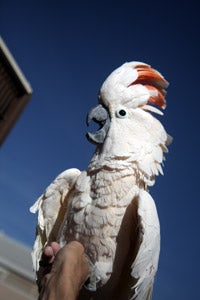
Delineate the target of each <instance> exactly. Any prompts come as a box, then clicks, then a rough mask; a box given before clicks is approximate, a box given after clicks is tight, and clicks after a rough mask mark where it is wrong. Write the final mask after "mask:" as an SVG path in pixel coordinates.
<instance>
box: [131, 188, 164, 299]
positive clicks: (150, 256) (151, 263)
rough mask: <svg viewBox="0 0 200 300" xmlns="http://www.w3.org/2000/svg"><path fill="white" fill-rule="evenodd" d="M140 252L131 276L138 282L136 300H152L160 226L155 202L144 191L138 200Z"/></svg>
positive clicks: (133, 265)
mask: <svg viewBox="0 0 200 300" xmlns="http://www.w3.org/2000/svg"><path fill="white" fill-rule="evenodd" d="M138 218H139V231H140V233H139V239H140V240H139V242H140V246H139V250H138V253H137V255H136V258H135V260H134V262H133V264H132V272H131V275H132V276H133V277H134V278H135V279H136V280H137V283H136V284H135V285H134V286H133V289H134V290H135V293H134V297H133V298H132V299H135V300H150V299H151V294H152V289H153V282H154V277H155V275H156V271H157V268H158V259H159V253H160V224H159V219H158V215H157V210H156V206H155V203H154V200H153V199H152V197H151V196H150V194H149V193H148V192H146V191H144V190H142V191H140V193H139V199H138Z"/></svg>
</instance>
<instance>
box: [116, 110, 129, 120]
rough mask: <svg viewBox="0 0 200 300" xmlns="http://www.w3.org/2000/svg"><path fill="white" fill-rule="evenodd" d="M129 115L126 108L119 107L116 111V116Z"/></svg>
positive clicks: (123, 116)
mask: <svg viewBox="0 0 200 300" xmlns="http://www.w3.org/2000/svg"><path fill="white" fill-rule="evenodd" d="M126 116H127V112H126V111H125V109H123V108H122V109H119V110H117V111H116V117H117V118H125V117H126Z"/></svg>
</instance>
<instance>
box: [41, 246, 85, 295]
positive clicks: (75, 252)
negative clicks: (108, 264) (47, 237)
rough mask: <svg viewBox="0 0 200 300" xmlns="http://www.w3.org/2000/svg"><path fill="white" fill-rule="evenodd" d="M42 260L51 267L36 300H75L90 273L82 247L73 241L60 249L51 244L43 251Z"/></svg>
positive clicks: (42, 281) (43, 279)
mask: <svg viewBox="0 0 200 300" xmlns="http://www.w3.org/2000/svg"><path fill="white" fill-rule="evenodd" d="M42 259H43V260H44V261H45V264H46V265H48V264H49V265H50V264H52V267H51V270H50V272H49V273H47V274H45V275H44V277H43V278H42V280H41V282H40V294H39V298H38V300H58V299H62V300H75V299H76V298H77V296H78V294H79V291H80V289H81V287H82V285H83V284H84V282H85V281H86V280H87V279H88V277H89V273H90V271H89V264H88V261H87V258H86V256H85V255H84V248H83V246H82V245H81V244H80V243H79V242H77V241H73V242H70V243H69V244H67V245H65V246H64V247H63V248H60V246H59V245H58V244H57V243H55V242H53V243H51V245H50V246H47V247H46V248H45V249H44V253H43V256H42Z"/></svg>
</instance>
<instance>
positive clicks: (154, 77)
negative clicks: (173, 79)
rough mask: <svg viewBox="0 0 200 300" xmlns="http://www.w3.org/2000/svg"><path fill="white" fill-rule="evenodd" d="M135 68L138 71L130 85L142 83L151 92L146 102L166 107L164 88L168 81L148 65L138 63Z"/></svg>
mask: <svg viewBox="0 0 200 300" xmlns="http://www.w3.org/2000/svg"><path fill="white" fill-rule="evenodd" d="M136 70H137V72H138V78H137V79H136V80H135V81H134V82H133V83H131V85H133V84H142V85H144V86H145V87H146V88H147V89H148V90H149V91H150V92H151V96H150V98H149V100H148V102H149V103H152V104H155V105H157V106H159V107H161V108H163V109H164V108H165V107H166V100H165V95H166V90H165V89H166V88H167V87H168V85H169V83H168V82H167V81H166V80H165V79H164V77H163V76H162V75H161V74H160V73H159V72H158V71H156V70H154V69H152V68H151V67H150V66H148V65H138V66H136Z"/></svg>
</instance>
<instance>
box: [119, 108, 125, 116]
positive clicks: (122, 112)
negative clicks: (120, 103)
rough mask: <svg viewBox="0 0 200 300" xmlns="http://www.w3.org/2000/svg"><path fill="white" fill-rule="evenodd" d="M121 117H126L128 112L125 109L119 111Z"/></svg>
mask: <svg viewBox="0 0 200 300" xmlns="http://www.w3.org/2000/svg"><path fill="white" fill-rule="evenodd" d="M119 115H120V116H122V117H124V116H125V115H126V111H125V110H124V109H121V110H120V111H119Z"/></svg>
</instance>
